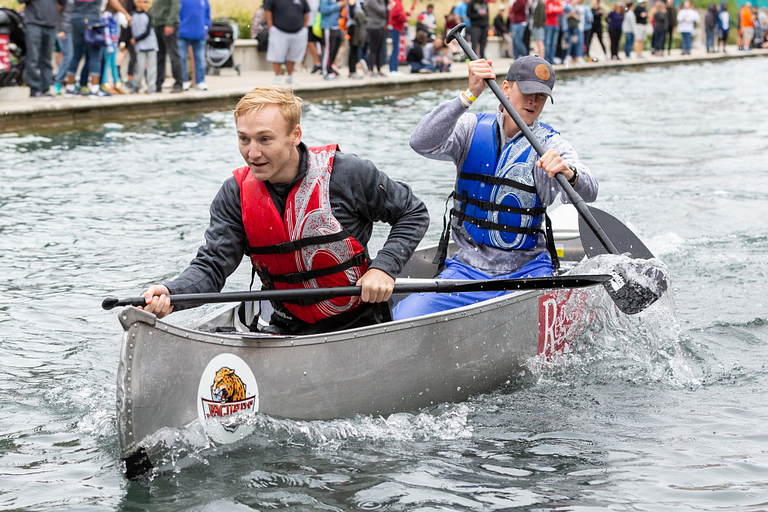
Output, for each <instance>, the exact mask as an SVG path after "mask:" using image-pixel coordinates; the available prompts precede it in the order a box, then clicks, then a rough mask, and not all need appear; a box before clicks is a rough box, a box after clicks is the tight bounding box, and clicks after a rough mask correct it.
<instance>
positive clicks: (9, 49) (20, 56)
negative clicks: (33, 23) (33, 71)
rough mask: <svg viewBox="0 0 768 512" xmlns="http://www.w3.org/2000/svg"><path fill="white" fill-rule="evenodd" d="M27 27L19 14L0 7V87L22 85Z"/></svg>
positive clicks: (25, 58)
mask: <svg viewBox="0 0 768 512" xmlns="http://www.w3.org/2000/svg"><path fill="white" fill-rule="evenodd" d="M26 60H27V27H26V25H25V24H24V20H23V19H22V18H21V16H20V15H19V13H17V12H16V11H14V10H13V9H6V8H3V7H0V87H8V86H11V85H23V84H24V69H25V64H26Z"/></svg>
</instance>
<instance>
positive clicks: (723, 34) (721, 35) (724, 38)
mask: <svg viewBox="0 0 768 512" xmlns="http://www.w3.org/2000/svg"><path fill="white" fill-rule="evenodd" d="M728 30H730V29H728ZM728 30H720V31H719V33H718V36H719V38H720V41H727V40H728Z"/></svg>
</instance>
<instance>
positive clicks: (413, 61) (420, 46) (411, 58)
mask: <svg viewBox="0 0 768 512" xmlns="http://www.w3.org/2000/svg"><path fill="white" fill-rule="evenodd" d="M427 37H428V36H427V33H426V32H423V31H422V32H418V33H417V34H416V37H415V38H414V40H413V42H412V43H411V44H410V45H409V46H408V53H407V54H406V56H405V61H406V62H407V63H408V65H409V66H411V73H431V72H433V71H434V70H435V66H434V64H432V61H431V60H429V59H427V58H425V56H424V46H425V45H426V44H427Z"/></svg>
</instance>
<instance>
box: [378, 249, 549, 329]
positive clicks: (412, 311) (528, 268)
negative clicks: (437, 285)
mask: <svg viewBox="0 0 768 512" xmlns="http://www.w3.org/2000/svg"><path fill="white" fill-rule="evenodd" d="M552 273H553V269H552V260H551V259H550V257H549V254H548V253H546V252H543V253H541V254H539V255H538V256H537V257H535V258H534V259H532V260H531V261H529V262H528V263H526V264H525V266H524V267H523V268H521V269H519V270H518V271H516V272H513V273H511V274H506V275H503V276H496V277H491V276H489V275H488V274H486V273H484V272H481V271H480V270H477V269H476V268H474V267H470V266H469V265H465V264H464V263H461V262H459V261H457V260H456V259H455V258H450V259H447V260H446V261H445V270H443V271H442V272H441V273H440V275H439V276H438V277H437V278H438V279H475V280H477V279H511V278H517V277H520V278H522V277H546V276H551V275H552ZM508 293H514V292H470V293H414V294H411V295H409V296H408V297H406V298H405V299H403V300H401V301H400V302H398V303H397V305H396V306H395V307H394V309H393V310H392V317H393V319H394V320H403V319H405V318H413V317H416V316H422V315H428V314H430V313H437V312H438V311H446V310H448V309H455V308H460V307H462V306H467V305H469V304H475V303H477V302H482V301H484V300H488V299H493V298H496V297H501V296H502V295H506V294H508Z"/></svg>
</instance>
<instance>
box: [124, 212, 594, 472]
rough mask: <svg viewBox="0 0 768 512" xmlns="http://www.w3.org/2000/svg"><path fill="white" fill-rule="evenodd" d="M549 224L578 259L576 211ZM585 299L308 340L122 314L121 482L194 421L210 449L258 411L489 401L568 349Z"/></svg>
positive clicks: (282, 413) (367, 409) (515, 305)
mask: <svg viewBox="0 0 768 512" xmlns="http://www.w3.org/2000/svg"><path fill="white" fill-rule="evenodd" d="M553 213H554V215H553V218H554V227H555V240H556V245H557V247H558V249H559V252H561V254H563V253H564V257H563V258H561V259H562V260H563V261H564V262H566V265H567V264H568V263H567V262H571V263H573V262H577V261H579V260H581V259H582V258H583V256H584V251H583V249H582V247H581V243H580V239H579V233H578V222H577V218H576V213H575V210H574V209H573V208H572V207H570V206H568V207H566V206H561V207H560V208H558V209H556V210H555V211H554V212H553ZM434 252H435V248H434V247H432V248H427V249H423V250H419V251H417V252H416V253H415V254H414V255H413V257H412V258H411V260H410V261H409V263H408V265H407V266H406V268H405V269H404V271H403V273H402V276H403V277H410V278H432V277H433V276H434V273H435V270H436V269H435V266H434V265H432V263H431V262H432V257H433V255H434ZM585 298H586V293H585V292H584V291H581V290H571V289H566V290H557V291H551V292H548V291H546V290H545V291H527V292H518V293H514V294H509V295H505V296H503V297H499V298H496V299H491V300H488V301H485V302H481V303H478V304H475V305H472V306H466V307H462V308H459V309H454V310H450V311H446V312H442V313H435V314H431V315H427V316H422V317H417V318H413V319H408V320H402V321H398V322H391V323H386V324H379V325H375V326H370V327H365V328H359V329H352V330H347V331H339V332H335V333H330V334H325V335H313V336H273V335H264V334H258V333H251V332H244V331H241V330H234V331H232V332H215V331H216V330H217V329H218V330H221V329H222V328H223V329H230V330H232V329H233V328H234V329H237V328H238V326H240V327H242V326H241V325H240V322H239V320H238V307H241V306H240V305H234V306H227V307H224V308H222V309H219V310H217V311H215V312H213V313H211V314H210V315H208V316H207V317H206V318H203V319H202V320H200V321H199V322H197V323H196V324H195V325H193V326H191V327H178V326H175V325H172V324H170V323H166V322H165V321H162V320H158V319H157V318H156V317H155V316H154V315H152V314H149V313H146V312H144V311H142V310H139V309H136V308H133V307H128V308H125V309H123V310H122V311H121V312H120V313H119V314H118V318H119V320H120V323H121V324H122V326H123V329H124V330H125V332H124V335H123V344H122V350H121V358H120V365H119V368H118V376H117V423H118V434H119V440H120V447H121V456H122V459H123V460H124V461H125V462H126V468H127V473H128V476H129V477H134V476H137V475H140V474H142V473H144V472H146V471H147V470H149V469H151V468H153V467H162V465H163V460H164V451H165V450H167V442H165V441H163V439H164V438H166V437H167V436H164V435H163V434H164V433H167V432H169V431H170V432H173V431H174V429H177V430H178V429H183V428H185V427H189V426H190V425H191V424H192V423H194V422H201V423H202V424H203V426H204V428H205V431H206V434H207V435H208V436H209V437H210V438H211V439H212V440H213V441H214V442H220V443H228V442H234V441H236V440H238V439H240V438H242V437H243V436H245V435H247V434H248V433H249V432H250V431H251V430H250V429H249V427H248V426H247V422H246V424H245V425H243V424H239V423H238V421H240V422H242V420H243V418H244V415H248V414H253V413H256V412H258V413H263V414H267V415H270V416H273V417H278V418H290V419H295V420H318V419H319V420H322V419H331V418H341V417H350V416H354V415H357V414H365V415H384V416H386V415H389V414H391V413H395V412H402V411H415V410H418V409H420V408H423V407H429V406H431V405H434V404H439V403H443V402H459V401H464V400H466V399H467V398H468V397H470V396H472V395H477V394H480V393H485V392H489V391H493V390H495V389H498V388H499V387H501V386H502V385H504V383H506V382H507V381H509V380H510V379H511V378H515V377H516V376H517V375H519V374H520V372H521V370H522V369H523V365H524V364H525V362H526V361H527V360H529V359H530V358H532V357H534V356H536V355H537V354H543V356H544V357H548V356H549V355H550V354H551V353H553V352H556V351H558V350H562V347H563V346H564V345H566V344H567V343H569V342H570V341H573V338H575V337H576V336H577V335H578V333H579V332H580V331H581V330H582V328H583V325H584V323H585V321H586V320H585V317H586V315H585ZM394 299H395V300H398V299H400V297H394ZM264 307H268V304H265V305H264ZM252 308H253V305H250V307H246V309H247V310H249V311H247V312H246V316H247V314H250V310H251V309H252ZM168 318H169V319H171V320H172V319H173V316H170V317H168Z"/></svg>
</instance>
